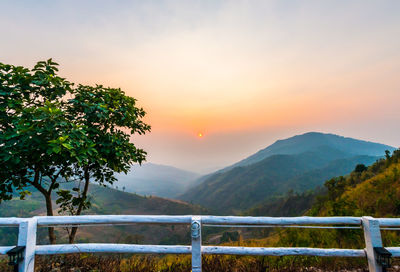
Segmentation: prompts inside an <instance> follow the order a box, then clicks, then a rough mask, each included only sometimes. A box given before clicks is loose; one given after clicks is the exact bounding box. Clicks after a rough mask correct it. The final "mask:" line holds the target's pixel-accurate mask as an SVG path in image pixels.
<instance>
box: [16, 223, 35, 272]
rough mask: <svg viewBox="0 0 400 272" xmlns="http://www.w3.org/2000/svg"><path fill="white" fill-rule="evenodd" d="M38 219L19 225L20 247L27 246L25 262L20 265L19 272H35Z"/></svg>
mask: <svg viewBox="0 0 400 272" xmlns="http://www.w3.org/2000/svg"><path fill="white" fill-rule="evenodd" d="M36 229H37V219H36V218H35V217H33V218H28V219H26V221H25V222H22V223H20V224H19V233H18V245H19V246H25V254H24V260H23V261H22V262H21V263H20V264H19V265H18V271H19V272H34V270H35V249H36Z"/></svg>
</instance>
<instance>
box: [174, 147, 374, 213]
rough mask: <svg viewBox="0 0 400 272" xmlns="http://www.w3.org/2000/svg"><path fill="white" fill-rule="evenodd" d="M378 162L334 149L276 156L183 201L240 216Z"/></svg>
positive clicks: (211, 180)
mask: <svg viewBox="0 0 400 272" xmlns="http://www.w3.org/2000/svg"><path fill="white" fill-rule="evenodd" d="M377 159H378V157H373V156H354V155H353V154H350V153H346V152H344V151H341V150H338V149H335V148H332V147H330V146H319V147H317V148H315V149H313V150H310V151H307V152H303V153H300V154H294V155H272V156H270V157H267V158H266V159H264V160H262V161H260V162H257V163H254V164H251V165H248V166H240V167H235V168H233V169H231V170H229V171H226V172H219V173H216V174H213V175H210V176H208V177H207V178H206V179H205V181H203V182H202V183H201V184H200V185H198V186H196V187H194V188H192V189H190V190H188V191H187V192H186V193H185V194H183V195H182V196H181V197H180V198H181V199H183V200H185V201H189V202H192V203H197V204H200V205H202V206H205V207H208V208H210V209H213V210H214V211H215V212H217V213H224V214H231V213H240V211H242V210H246V209H248V208H250V207H252V206H254V205H256V204H259V203H261V202H263V201H265V200H268V199H270V198H271V197H274V196H278V195H283V194H285V193H286V192H287V191H289V190H295V191H298V192H302V191H305V190H308V189H312V188H315V187H316V186H319V185H322V184H323V182H324V181H325V180H326V179H328V178H331V177H332V176H337V175H344V174H347V173H349V172H350V171H351V170H352V169H354V166H355V165H356V164H359V163H363V164H367V165H369V164H371V163H373V162H374V161H376V160H377Z"/></svg>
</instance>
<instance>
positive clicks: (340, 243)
mask: <svg viewBox="0 0 400 272" xmlns="http://www.w3.org/2000/svg"><path fill="white" fill-rule="evenodd" d="M324 187H325V189H324V191H322V192H319V193H309V196H310V197H311V199H308V200H310V201H309V202H308V203H306V202H307V199H304V202H303V206H302V209H303V210H304V209H307V205H309V207H308V211H307V212H306V213H305V214H306V215H309V216H366V215H368V216H373V217H400V150H396V151H394V152H393V155H392V156H387V157H386V159H381V160H379V161H377V162H376V163H374V164H373V165H371V166H369V167H368V168H367V169H366V170H363V169H356V170H355V171H353V172H352V173H351V174H349V175H347V176H345V177H343V176H340V177H336V178H332V179H330V180H328V181H326V182H325V185H324ZM296 197H297V196H295V195H294V196H290V197H287V198H286V199H284V200H282V199H280V200H277V203H275V204H278V205H280V206H281V207H285V203H292V205H293V204H295V203H296V201H297V204H299V203H300V202H299V201H298V200H296ZM312 203H313V204H312ZM310 206H311V207H310ZM266 208H268V206H265V207H257V208H254V209H252V210H250V211H249V212H250V213H252V214H256V213H258V212H259V211H260V210H265V209H266ZM285 209H288V207H286V208H285ZM294 215H300V214H294ZM279 238H280V239H279V244H280V245H285V246H305V245H307V246H314V247H340V248H363V247H364V239H363V233H362V231H361V230H341V229H332V230H329V231H328V230H306V229H303V230H301V231H300V230H285V231H282V232H281V233H280V237H279ZM382 238H383V240H384V245H385V246H399V245H400V236H399V233H398V232H396V231H383V232H382Z"/></svg>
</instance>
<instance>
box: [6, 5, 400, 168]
mask: <svg viewBox="0 0 400 272" xmlns="http://www.w3.org/2000/svg"><path fill="white" fill-rule="evenodd" d="M0 13H1V16H0V25H1V26H2V27H1V28H0V62H3V63H9V64H14V65H23V66H26V67H33V65H34V64H35V63H36V62H37V61H39V60H45V59H48V58H53V60H55V61H56V62H58V63H59V64H60V75H61V76H63V77H66V78H67V79H68V80H69V81H71V82H75V83H81V84H90V85H94V84H102V85H105V86H110V87H120V88H122V90H124V91H125V92H126V94H128V95H130V96H133V97H135V98H136V99H137V100H138V105H139V106H141V107H143V108H144V109H145V110H146V112H147V116H146V118H145V121H146V122H147V123H149V124H150V125H151V126H152V131H151V133H149V134H146V135H144V136H136V135H133V136H132V140H133V142H135V143H136V144H137V145H138V146H139V147H141V148H144V149H145V150H146V151H147V152H148V161H150V162H153V163H159V164H166V165H171V166H175V167H179V168H183V169H186V170H192V171H196V172H201V173H205V172H208V171H212V170H215V169H217V168H221V167H224V166H227V165H230V164H232V163H234V162H236V161H239V160H241V159H243V158H245V157H247V156H249V155H251V154H253V153H254V152H256V151H258V150H259V149H262V148H265V147H266V146H268V145H270V144H272V143H273V142H275V141H276V140H278V139H283V138H287V137H290V136H293V135H296V134H302V133H305V132H309V131H320V132H327V133H334V134H339V135H342V136H347V137H354V138H357V139H363V140H369V141H375V142H380V143H385V144H389V145H393V146H396V147H399V146H400V125H399V124H400V108H399V101H400V73H399V71H400V16H399V14H400V1H398V0H392V1H385V0H381V1H378V0H376V1H370V0H348V1H338V0H332V1H331V0H324V1H319V0H307V1H306V0H304V1H296V0H292V1H289V0H276V1H257V0H254V1H240V0H238V1H228V0H227V1H218V0H213V1H207V0H203V1H195V0H187V1H151V0H149V1H99V0H97V1H89V0H86V1H77V0H68V1H66V0H65V1H63V0H58V1H54V0H51V1H50V0H43V1H23V0H21V1H14V0H3V1H1V2H0ZM199 133H201V134H202V135H203V137H198V135H199Z"/></svg>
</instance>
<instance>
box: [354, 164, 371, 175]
mask: <svg viewBox="0 0 400 272" xmlns="http://www.w3.org/2000/svg"><path fill="white" fill-rule="evenodd" d="M367 170H368V167H366V166H365V164H362V163H360V164H357V165H356V168H354V172H356V173H361V172H364V171H367Z"/></svg>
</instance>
